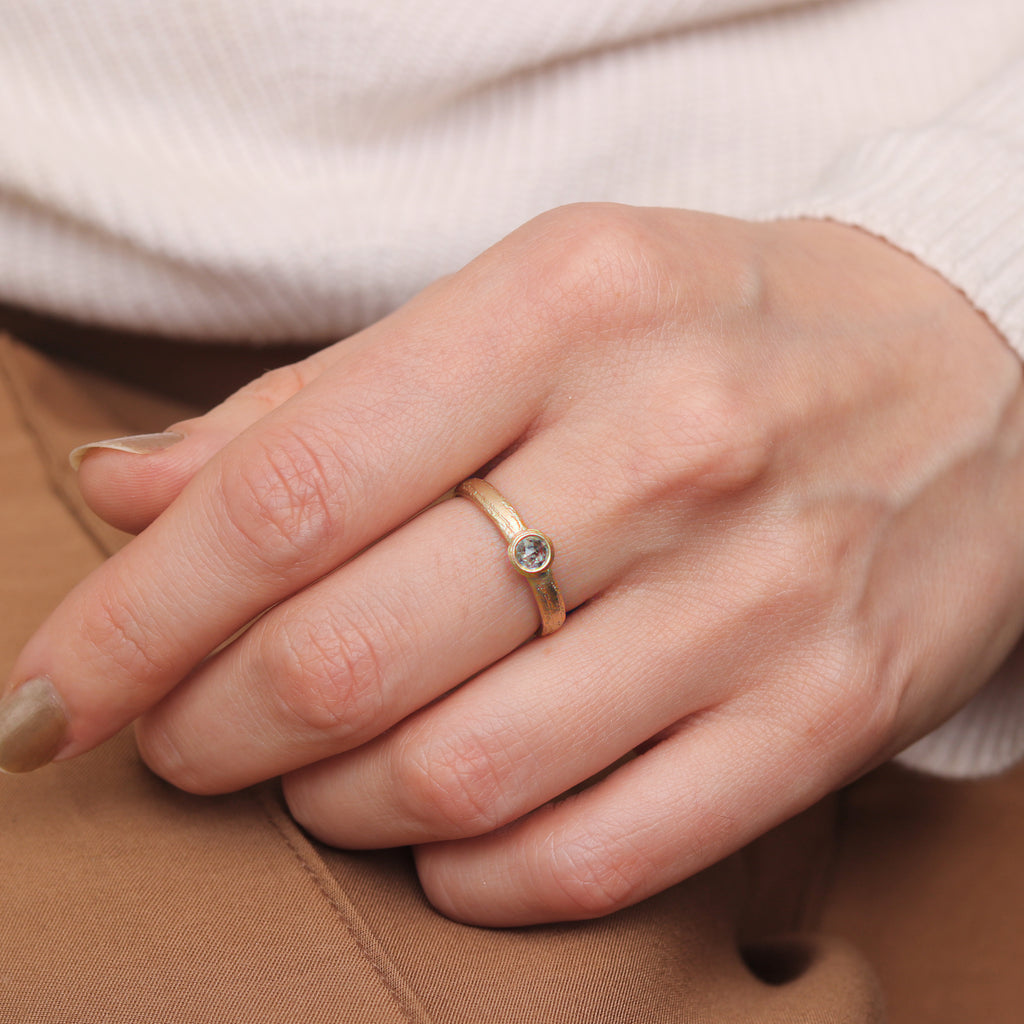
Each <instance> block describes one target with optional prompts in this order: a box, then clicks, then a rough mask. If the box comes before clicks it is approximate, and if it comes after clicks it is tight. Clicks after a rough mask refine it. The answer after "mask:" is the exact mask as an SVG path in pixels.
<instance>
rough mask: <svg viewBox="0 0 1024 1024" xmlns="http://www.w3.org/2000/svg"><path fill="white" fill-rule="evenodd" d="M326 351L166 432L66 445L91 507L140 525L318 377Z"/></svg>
mask: <svg viewBox="0 0 1024 1024" xmlns="http://www.w3.org/2000/svg"><path fill="white" fill-rule="evenodd" d="M329 361H330V354H329V353H315V354H314V355H313V356H312V357H310V358H307V359H304V360H301V361H300V362H297V363H294V364H292V365H289V366H283V367H279V368H277V369H274V370H270V371H268V372H267V373H265V374H263V376H261V377H259V378H257V379H256V380H254V381H252V382H251V383H249V384H247V385H246V386H245V387H243V388H241V389H240V390H239V391H237V392H235V393H234V394H233V395H231V396H229V397H228V398H227V399H225V400H224V401H223V402H221V403H220V405H218V406H216V407H215V408H213V409H211V410H210V411H209V412H208V413H206V414H205V415H203V416H197V417H195V418H193V419H189V420H182V421H179V422H177V423H174V424H172V425H171V426H170V427H168V428H167V431H166V432H165V433H163V434H151V435H142V436H141V437H125V438H113V439H110V440H103V441H93V442H90V443H89V444H85V445H80V446H79V447H78V448H76V449H75V450H74V451H72V452H71V463H72V465H73V466H74V467H75V468H76V469H77V470H78V485H79V489H80V490H81V492H82V496H83V498H84V499H85V502H86V504H87V505H89V507H90V508H91V509H92V510H93V511H94V512H95V513H96V514H97V515H98V516H99V517H100V518H101V519H104V520H106V521H107V522H108V523H110V525H111V526H114V527H117V528H118V529H120V530H124V531H125V532H127V533H140V532H141V531H142V530H144V529H145V528H146V527H147V526H149V524H150V523H151V522H152V521H153V520H154V519H156V517H157V516H158V515H160V513H161V512H163V511H164V509H165V508H167V506H168V505H170V503H171V502H172V501H173V500H174V499H175V498H176V497H177V496H178V494H179V493H181V490H182V489H183V488H184V486H185V485H186V484H187V483H188V482H189V481H190V480H191V479H192V478H193V477H194V476H195V474H196V473H197V472H198V471H199V470H200V469H201V468H202V467H203V466H204V465H206V463H207V462H209V460H210V459H211V458H212V457H213V456H214V455H215V454H216V453H217V452H219V451H220V450H221V449H222V448H223V447H224V446H225V445H226V444H227V443H228V442H230V441H232V440H234V439H235V438H236V437H238V435H239V434H241V433H242V432H243V431H245V430H247V429H248V428H249V427H251V426H252V425H253V424H254V423H256V422H258V421H259V420H260V419H262V418H263V417H264V416H265V415H266V414H267V413H268V412H271V411H273V410H274V409H276V408H278V407H279V406H280V405H282V404H283V403H284V402H286V401H288V399H290V398H292V397H293V396H294V395H295V394H297V393H298V392H299V391H301V390H302V388H304V387H305V386H306V385H307V384H308V383H310V382H311V381H312V380H315V379H316V377H318V376H319V375H320V373H321V372H322V370H323V369H325V368H326V366H327V365H328V364H329Z"/></svg>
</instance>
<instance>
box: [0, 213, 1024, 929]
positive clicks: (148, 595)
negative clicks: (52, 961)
mask: <svg viewBox="0 0 1024 1024" xmlns="http://www.w3.org/2000/svg"><path fill="white" fill-rule="evenodd" d="M1020 376H1021V374H1020V368H1019V365H1018V362H1017V360H1016V358H1015V357H1014V356H1013V354H1012V353H1011V352H1010V351H1009V350H1008V349H1007V348H1006V347H1005V345H1004V344H1003V343H1002V342H1001V340H1000V339H999V338H998V337H997V336H996V334H995V332H994V331H993V330H992V329H991V328H990V327H989V326H988V325H987V323H986V322H985V321H984V320H983V319H982V318H981V317H980V316H979V315H978V314H977V313H976V312H975V311H974V310H973V309H972V308H971V307H970V306H969V304H968V303H967V302H966V300H965V299H963V297H962V296H960V295H959V294H958V293H957V292H955V291H954V290H953V289H952V288H951V287H950V286H949V285H948V284H946V283H945V282H944V281H943V280H941V279H940V278H938V277H937V276H935V275H934V274H932V273H931V272H930V271H929V270H927V269H925V268H924V267H922V266H920V265H919V264H918V263H916V262H915V261H914V260H912V259H911V258H909V257H907V256H905V255H903V254H901V253H899V252H897V251H895V250H893V249H891V248H890V247H888V246H887V245H886V244H884V243H883V242H880V241H878V240H877V239H874V238H871V237H869V236H867V235H865V234H862V233H860V232H859V231H856V230H854V229H851V228H845V227H840V226H837V225H831V224H826V223H819V222H809V221H807V222H786V223H776V224H765V225H757V224H749V223H744V222H741V221H734V220H729V219H725V218H719V217H713V216H705V215H697V214H691V213H684V212H678V211H671V210H641V209H631V208H626V207H607V206H578V207H570V208H565V209H561V210H556V211H553V212H552V213H550V214H547V215H545V216H542V217H539V218H538V219H536V220H535V221H532V222H531V223H529V224H527V225H526V226H525V227H523V228H521V229H520V230H519V231H517V232H515V233H514V234H512V235H511V236H509V237H508V238H507V239H505V240H504V241H503V242H501V243H500V244H499V245H497V246H495V247H494V248H493V249H492V250H490V251H489V252H487V253H485V254H484V255H482V256H481V257H480V258H479V259H477V260H476V261H474V262H473V263H472V264H470V265H469V266H468V267H467V268H465V269H464V270H462V271H460V272H459V273H458V274H456V275H454V276H453V277H451V278H447V279H445V280H443V281H440V282H438V283H437V284H436V285H434V286H432V287H431V288H429V289H428V290H427V291H425V292H424V293H422V294H421V295H419V296H418V297H417V298H416V299H414V300H413V301H412V302H410V303H409V304H407V305H406V306H405V307H403V308H402V309H400V310H399V311H398V312H396V313H395V314H393V315H392V316H390V317H389V318H387V319H385V320H384V321H382V322H380V323H378V324H375V325H374V326H373V327H371V328H369V329H368V330H366V331H364V332H362V333H361V334H360V335H357V336H356V337H354V338H351V339H349V340H347V341H345V342H343V343H340V344H338V345H336V346H334V347H332V348H330V349H326V350H324V351H323V352H321V353H318V354H317V355H316V356H314V357H312V358H311V359H309V360H307V361H305V362H303V363H300V364H297V365H296V366H294V367H291V368H289V369H288V370H284V371H274V372H273V373H271V374H269V375H268V376H267V377H265V378H262V379H261V380H259V381H256V382H255V383H254V384H252V385H250V386H249V387H248V388H246V389H244V390H243V391H242V392H240V393H239V394H238V395H236V396H234V397H233V398H231V399H229V400H228V401H227V402H226V403H224V405H222V406H220V407H219V408H218V409H216V410H214V411H213V412H211V413H210V414H208V415H207V416H204V417H201V418H199V419H197V420H193V421H190V422H187V423H184V424H179V425H177V426H176V427H175V428H174V429H175V430H178V431H180V432H181V433H182V434H184V435H185V440H183V441H181V442H179V443H178V444H176V445H174V446H172V447H170V448H167V449H166V450H163V451H160V452H157V453H154V454H152V455H148V456H146V457H145V458H140V457H139V456H136V455H128V454H123V453H117V452H110V451H97V452H95V453H93V454H89V456H88V457H87V458H86V460H85V462H84V464H83V466H82V470H81V479H82V486H83V491H84V493H85V494H86V496H87V498H88V499H89V500H90V502H91V504H92V505H93V507H95V508H96V509H97V510H98V511H100V512H101V514H104V515H105V516H106V517H107V518H108V519H110V520H111V521H114V522H117V523H120V524H121V525H124V526H127V527H130V528H133V529H141V528H143V527H147V528H146V529H145V532H143V533H142V534H141V535H140V536H139V537H138V538H137V539H135V540H134V541H133V542H132V543H131V544H129V545H128V546H127V548H125V549H124V550H123V551H122V552H120V553H119V554H118V555H117V556H115V557H114V558H112V559H111V560H110V561H109V562H108V563H107V564H106V565H104V566H103V567H102V568H100V569H99V570H97V572H95V573H94V574H93V575H92V576H90V577H89V578H88V579H87V580H85V581H84V582H83V583H82V584H81V585H80V586H79V587H78V588H77V589H76V590H75V591H74V592H73V593H72V594H71V595H70V596H69V597H68V598H67V599H66V600H65V601H64V602H63V604H62V605H61V606H60V607H59V608H58V609H57V610H56V611H55V612H54V614H53V615H52V616H51V618H50V619H49V620H48V621H47V622H46V623H45V624H44V625H43V627H42V628H41V629H40V631H39V632H38V634H37V635H36V636H35V637H34V638H33V639H32V641H31V642H30V643H29V644H28V646H27V647H26V649H25V651H24V652H23V654H22V656H21V658H20V659H19V661H18V663H17V665H16V667H15V671H14V676H13V681H14V682H19V683H20V682H22V681H24V680H27V679H30V678H33V677H46V678H48V679H50V680H52V682H53V685H54V686H55V687H56V689H57V691H58V692H59V694H60V696H61V698H62V700H63V702H64V704H65V706H66V709H67V714H68V720H69V723H70V724H69V727H68V731H67V737H66V744H65V745H64V747H63V749H62V750H61V753H60V757H62V758H63V757H72V756H74V755H76V754H79V753H82V752H83V751H85V750H87V749H89V748H90V747H92V746H94V745H95V744H97V743H99V742H101V741H102V740H103V739H105V738H106V737H108V736H110V735H111V734H112V733H113V732H114V731H116V730H117V729H119V728H121V727H122V726H123V725H124V724H125V723H127V722H129V721H131V720H133V719H136V718H138V717H139V716H142V717H141V718H139V721H138V739H139V745H140V748H141V751H142V755H143V757H144V758H145V759H146V761H147V762H148V764H149V765H150V766H151V767H152V768H153V770H154V771H156V772H157V773H158V774H160V775H162V776H163V777H165V778H166V779H168V780H169V781H171V782H172V783H174V784H175V785H178V786H181V787H183V788H185V789H188V790H192V791H194V792H198V793H216V792H222V791H226V790H232V789H236V788H239V787H242V786H246V785H249V784H251V783H254V782H256V781H258V780H260V779H265V778H268V777H270V776H274V775H279V774H283V775H284V776H285V778H284V786H285V795H286V797H287V800H288V802H289V804H290V806H291V808H292V811H293V813H294V814H295V816H296V818H297V819H298V820H299V822H301V823H302V824H303V825H304V826H305V827H306V828H307V829H308V830H309V831H310V832H312V833H313V834H314V835H316V836H318V837H320V838H321V839H323V840H324V841H326V842H328V843H332V844H336V845H339V846H343V847H379V846H389V845H395V844H413V845H414V846H416V847H417V863H418V866H419V871H420V877H421V879H422V881H423V884H424V887H425V889H426V891H427V894H428V896H429V897H430V899H431V900H432V901H433V902H434V904H435V905H436V906H437V907H438V908H439V909H440V910H442V911H443V912H444V913H446V914H449V915H451V916H453V917H455V918H458V919H461V920H464V921H470V922H475V923H480V924H487V925H512V924H524V923H529V922H539V921H547V920H557V919H568V918H586V917H592V916H596V915H600V914H603V913H606V912H608V911H612V910H615V909H616V908H619V907H622V906H625V905H627V904H630V903H633V902H635V901H637V900H640V899H642V898H644V897H645V896H648V895H650V894H652V893H654V892H656V891H658V890H660V889H662V888H664V887H666V886H668V885H670V884H672V883H674V882H676V881H678V880H679V879H681V878H684V877H686V876H687V875H690V874H692V873H693V872H696V871H698V870H700V869H701V868H703V867H705V866H706V865H708V864H710V863H712V862H714V861H715V860H717V859H719V858H721V857H722V856H724V855H725V854H727V853H729V852H731V851H733V850H735V849H736V848H738V847H740V846H741V845H743V844H744V843H746V842H747V841H749V840H750V839H752V838H753V837H755V836H757V835H758V834H760V833H761V832H763V831H765V830H766V829H768V828H770V827H771V826H773V825H774V824H776V823H777V822H779V821H781V820H782V819H784V818H786V817H788V816H789V815H792V814H793V813H795V812H796V811H798V810H800V809H802V808H803V807H805V806H807V805H808V804H810V803H811V802H813V801H814V800H815V799H817V798H818V797H820V796H821V795H823V794H824V793H826V792H827V791H829V790H831V789H832V788H834V787H836V786H839V785H841V784H842V783H844V782H845V781H847V780H849V779H851V778H853V777H855V776H856V775H858V774H859V773H861V772H863V771H864V770H866V769H867V768H868V767H870V766H872V765H874V764H876V763H878V762H879V761H881V760H883V759H884V758H887V757H889V756H890V755H892V754H893V753H895V752H896V751H898V750H899V749H900V748H901V747H903V746H904V745H906V744H908V743H909V742H911V741H912V740H914V739H915V738H917V737H919V736H921V735H922V734H923V733H925V732H926V731H928V730H929V729H931V728H932V727H934V726H935V725H936V724H937V723H938V722H939V721H941V720H942V719H943V718H944V717H946V716H947V715H949V714H950V713H951V712H952V711H953V710H954V709H955V708H956V707H957V706H959V705H960V704H961V703H962V702H964V701H965V700H966V699H967V698H968V697H969V696H970V695H971V693H972V692H973V691H974V690H975V689H976V688H977V687H978V686H979V685H980V684H981V683H982V682H983V681H984V680H985V678H986V677H987V676H988V675H989V674H990V673H991V672H992V670H993V669H994V668H995V667H996V665H997V664H998V663H999V662H1000V661H1001V660H1002V658H1003V657H1004V656H1005V655H1006V653H1007V652H1008V650H1009V649H1010V647H1011V646H1012V644H1013V642H1014V640H1015V638H1016V637H1017V635H1018V634H1019V633H1020V632H1021V628H1022V623H1024V588H1021V586H1020V579H1021V576H1022V570H1024V542H1022V534H1021V531H1020V527H1019V520H1020V515H1019V509H1020V508H1021V507H1024V449H1022V442H1024V403H1022V398H1021V387H1020ZM473 475H486V476H487V478H488V480H490V481H491V482H492V483H493V484H494V485H495V486H496V487H497V488H498V490H499V491H500V492H501V493H502V494H503V495H504V496H505V498H506V499H507V500H508V501H509V502H510V503H511V504H512V505H514V506H515V507H516V509H517V510H518V511H519V512H520V514H521V515H522V518H523V519H524V521H525V522H526V523H527V525H528V526H531V527H535V528H538V529H540V530H543V531H544V532H545V533H547V534H548V535H549V536H550V537H551V538H553V541H554V544H555V550H556V555H555V561H554V567H553V568H554V576H555V579H556V580H557V582H558V584H559V586H560V588H561V592H562V594H563V596H564V599H565V603H566V606H567V608H568V609H569V616H568V619H567V621H566V624H565V626H564V627H563V628H562V629H561V630H559V631H558V632H555V633H553V634H552V635H550V636H548V637H545V638H543V639H531V636H532V634H533V633H534V632H535V631H536V629H537V626H538V621H539V620H538V613H537V608H536V605H535V603H534V601H533V598H532V595H531V592H530V588H529V587H528V585H527V584H526V583H525V582H524V581H523V580H522V579H521V578H519V577H518V576H517V575H516V574H515V573H514V572H513V571H512V570H511V568H510V567H509V565H508V562H507V559H506V558H505V555H504V545H503V542H502V541H501V540H500V538H499V536H498V534H497V532H496V530H495V528H494V526H493V524H492V523H491V522H490V521H489V520H488V519H487V517H486V516H485V515H484V514H483V513H482V512H481V511H480V509H479V508H477V507H476V506H474V505H473V504H472V503H471V502H469V501H466V500H463V499H455V500H451V501H448V502H444V503H442V504H439V505H437V506H435V507H432V508H429V509H428V510H427V511H426V512H424V513H423V514H422V515H419V516H418V517H417V518H411V517H413V516H415V514H416V513H417V512H419V511H420V510H422V509H424V508H426V507H427V506H428V505H430V503H431V502H432V501H434V500H435V499H436V498H438V497H439V496H440V495H443V494H444V493H445V492H446V491H447V490H449V489H450V488H451V487H453V486H454V485H455V484H457V483H458V482H459V481H460V480H462V479H464V478H466V477H469V476H473ZM179 492H180V493H179ZM165 507H166V510H165V511H164V509H165ZM158 513H162V514H160V515H159V518H155V517H156V516H157V514H158ZM154 518H155V521H153V522H152V525H148V526H147V524H148V523H149V522H150V520H152V519H154ZM403 524H404V525H403ZM257 616H262V617H260V618H259V619H258V621H256V623H255V624H254V625H253V626H252V627H251V628H250V629H249V630H248V631H247V632H246V633H244V635H242V636H241V637H239V638H238V639H236V640H235V641H234V642H233V643H231V644H230V645H228V646H226V647H224V648H223V649H221V650H218V651H217V653H214V654H212V655H211V652H214V651H215V650H216V649H217V648H218V647H219V646H220V645H222V644H224V642H225V641H227V640H228V639H229V638H230V637H232V635H233V634H235V633H236V632H237V631H238V630H239V629H241V628H242V627H243V626H244V625H245V624H246V623H248V622H250V621H251V620H252V619H254V618H256V617H257ZM631 752H636V754H637V755H638V756H634V757H632V758H628V757H627V755H630V754H631ZM624 759H625V760H624ZM609 766H615V767H614V770H612V771H611V772H610V773H608V774H606V775H605V776H604V777H602V778H601V779H600V780H599V781H596V782H594V783H593V784H592V785H590V786H587V787H585V788H582V789H580V790H578V791H576V792H574V793H573V794H572V795H569V796H563V794H566V793H567V792H568V791H570V790H573V789H574V787H579V786H580V784H581V783H584V782H585V781H587V780H589V779H591V778H592V777H593V776H595V775H597V774H599V773H602V772H604V771H605V770H606V769H608V768H609Z"/></svg>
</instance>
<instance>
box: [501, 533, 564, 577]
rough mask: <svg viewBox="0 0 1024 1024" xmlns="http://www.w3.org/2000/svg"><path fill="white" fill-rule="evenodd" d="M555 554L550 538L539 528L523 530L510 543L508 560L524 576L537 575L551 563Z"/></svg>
mask: <svg viewBox="0 0 1024 1024" xmlns="http://www.w3.org/2000/svg"><path fill="white" fill-rule="evenodd" d="M554 554H555V550H554V546H553V545H552V543H551V540H550V538H549V537H546V536H545V535H544V534H543V533H541V532H540V531H539V530H523V531H522V532H520V533H517V534H516V535H515V536H514V537H513V538H512V540H510V541H509V545H508V560H509V561H510V562H511V563H512V566H513V568H515V570H516V572H519V573H522V574H523V575H524V576H537V575H538V574H540V573H542V572H544V571H545V570H546V569H547V567H548V566H549V565H551V559H552V558H553V557H554Z"/></svg>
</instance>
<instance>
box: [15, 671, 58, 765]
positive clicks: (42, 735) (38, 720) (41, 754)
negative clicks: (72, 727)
mask: <svg viewBox="0 0 1024 1024" xmlns="http://www.w3.org/2000/svg"><path fill="white" fill-rule="evenodd" d="M67 727H68V716H67V711H66V710H65V708H64V701H63V700H61V697H60V694H59V693H57V690H56V688H55V687H54V685H53V683H51V682H50V680H49V679H45V678H43V677H39V678H37V679H30V680H29V681H28V682H27V683H22V685H21V686H19V687H18V688H17V689H16V690H12V691H11V692H10V693H8V694H7V695H6V696H5V697H3V698H2V699H0V771H5V772H30V771H32V770H33V769H35V768H41V767H42V766H43V765H44V764H49V763H50V761H52V760H53V758H54V757H55V756H56V754H57V752H58V751H59V750H60V748H61V746H62V745H63V743H64V738H65V735H66V734H67Z"/></svg>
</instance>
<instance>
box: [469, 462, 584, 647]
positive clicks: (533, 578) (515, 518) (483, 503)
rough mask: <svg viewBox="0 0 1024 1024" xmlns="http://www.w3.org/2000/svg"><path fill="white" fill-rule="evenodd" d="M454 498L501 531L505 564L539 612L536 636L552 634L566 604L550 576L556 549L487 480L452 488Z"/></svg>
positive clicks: (562, 616)
mask: <svg viewBox="0 0 1024 1024" xmlns="http://www.w3.org/2000/svg"><path fill="white" fill-rule="evenodd" d="M455 494H456V496H458V497H460V498H468V499H469V500H470V501H472V502H473V503H474V504H475V505H478V506H479V507H480V508H481V509H482V510H483V511H484V512H485V513H486V515H487V517H488V518H489V519H490V520H491V522H492V523H494V525H495V526H496V527H497V528H498V529H499V530H500V531H501V535H502V536H503V537H504V538H505V541H506V543H507V544H508V560H509V562H511V563H512V567H513V568H514V569H515V570H516V572H518V573H519V574H520V575H521V576H523V577H524V578H525V580H526V581H527V583H529V584H530V588H531V589H532V590H533V596H534V598H536V600H537V608H538V609H539V611H540V629H539V630H538V636H547V635H548V633H554V631H555V630H556V629H558V628H559V627H560V626H561V625H562V623H563V622H565V602H564V601H563V600H562V595H561V594H560V593H559V592H558V587H557V586H556V585H555V580H554V577H553V576H552V575H551V561H552V559H553V558H554V554H555V548H554V545H553V544H552V543H551V540H550V538H548V537H546V536H545V535H544V534H543V533H541V532H540V531H539V530H530V529H528V528H527V527H526V526H525V525H523V521H522V519H520V518H519V513H518V512H516V510H515V509H514V508H513V507H512V506H511V505H510V504H509V503H508V502H507V501H506V500H505V499H504V498H503V497H502V496H501V495H500V494H499V493H498V491H497V490H496V489H495V488H494V487H492V486H491V485H490V484H489V483H488V482H487V481H486V480H480V479H478V478H476V477H473V478H472V479H470V480H463V481H462V483H461V484H459V486H458V487H456V488H455Z"/></svg>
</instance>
